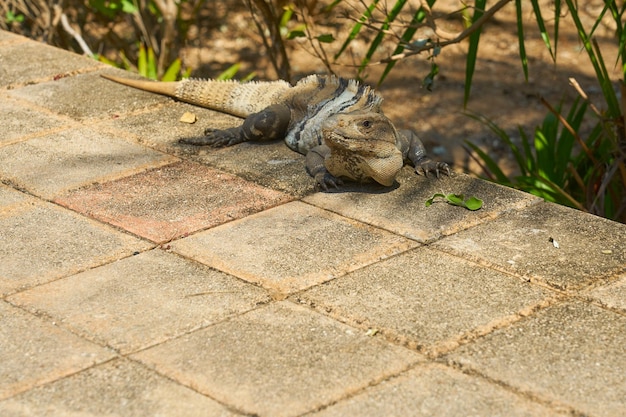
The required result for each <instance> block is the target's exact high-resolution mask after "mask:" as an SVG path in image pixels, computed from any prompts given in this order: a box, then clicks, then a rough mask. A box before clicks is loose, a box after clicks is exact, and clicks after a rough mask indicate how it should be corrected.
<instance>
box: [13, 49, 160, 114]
mask: <svg viewBox="0 0 626 417" xmlns="http://www.w3.org/2000/svg"><path fill="white" fill-rule="evenodd" d="M56 51H57V54H60V56H62V57H64V56H65V55H69V54H68V53H62V52H60V51H59V50H58V49H56ZM98 66H99V67H101V68H107V69H106V70H104V71H100V72H92V73H89V74H84V75H76V76H71V77H65V78H60V79H58V80H55V81H50V82H44V83H40V84H35V85H29V86H27V87H22V88H16V89H14V90H11V91H10V92H9V95H12V96H14V97H19V98H21V99H23V100H27V101H30V102H32V103H35V104H37V105H38V106H40V107H44V108H46V109H49V110H50V111H51V112H54V113H58V114H62V115H65V116H68V117H70V118H72V119H74V120H81V121H82V120H87V119H92V118H98V119H101V118H106V117H107V115H108V117H118V116H119V115H121V114H125V113H129V112H133V111H137V110H142V109H146V108H149V107H154V106H155V105H157V104H165V103H168V102H169V101H170V99H168V98H165V97H163V96H159V95H157V94H151V93H146V92H143V91H140V90H137V89H134V88H130V87H125V86H123V85H121V84H117V83H114V82H112V81H109V80H106V79H104V78H102V77H100V73H101V72H107V73H111V74H117V75H122V76H125V77H133V75H132V74H130V73H128V72H126V71H119V70H112V69H110V67H104V66H102V65H100V64H98Z"/></svg>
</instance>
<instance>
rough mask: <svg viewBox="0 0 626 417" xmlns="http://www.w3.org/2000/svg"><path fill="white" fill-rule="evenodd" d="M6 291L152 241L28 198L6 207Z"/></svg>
mask: <svg viewBox="0 0 626 417" xmlns="http://www.w3.org/2000/svg"><path fill="white" fill-rule="evenodd" d="M0 242H2V245H1V246H0V259H2V279H1V280H0V294H8V293H12V292H15V291H18V290H20V289H24V288H28V287H31V286H33V285H37V284H41V283H44V282H48V281H52V280H54V279H56V278H59V277H62V276H66V275H70V274H73V273H76V272H78V271H80V270H83V269H85V268H90V267H95V266H98V265H101V264H103V263H105V262H110V261H112V260H115V259H117V258H119V257H124V256H128V255H131V254H132V253H133V252H135V251H142V250H145V249H147V248H148V246H149V245H148V244H147V243H145V242H142V241H140V240H139V239H136V238H133V237H131V236H129V235H126V234H124V233H121V232H118V231H116V230H113V229H111V228H108V227H106V226H104V225H101V224H99V223H96V222H94V221H92V220H88V219H86V218H84V217H81V216H79V215H77V214H75V213H72V212H70V211H68V210H63V209H60V208H59V207H57V206H54V205H52V204H47V203H36V202H27V203H25V204H20V205H16V206H15V207H13V208H10V209H8V210H3V211H0Z"/></svg>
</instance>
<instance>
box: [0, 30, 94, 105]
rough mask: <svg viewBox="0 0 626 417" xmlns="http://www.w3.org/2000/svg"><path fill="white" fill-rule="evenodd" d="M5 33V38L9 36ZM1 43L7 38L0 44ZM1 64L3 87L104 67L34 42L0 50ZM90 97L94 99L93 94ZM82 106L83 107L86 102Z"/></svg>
mask: <svg viewBox="0 0 626 417" xmlns="http://www.w3.org/2000/svg"><path fill="white" fill-rule="evenodd" d="M3 33H5V34H6V32H3ZM5 36H6V35H5ZM2 39H4V37H3V38H1V39H0V40H2ZM25 58H32V59H33V60H34V61H36V62H38V63H45V65H36V64H33V63H28V62H24V59H25ZM0 62H2V66H0V87H8V86H15V85H24V84H28V83H32V82H36V81H40V80H49V79H53V78H56V77H63V76H67V75H69V74H75V73H76V72H77V71H81V70H88V69H95V68H98V67H103V66H104V65H103V64H101V63H99V62H98V61H95V60H93V59H90V58H87V57H84V56H82V55H78V54H75V53H72V52H68V51H63V50H61V49H59V48H55V47H52V46H49V45H46V44H44V43H41V42H36V41H31V40H25V41H24V42H15V43H9V44H7V45H3V46H2V48H0ZM95 91H97V90H95ZM90 95H93V91H92V92H91V94H90ZM81 102H82V103H84V102H85V99H84V98H83V100H81ZM77 105H78V104H77ZM84 107H86V106H84Z"/></svg>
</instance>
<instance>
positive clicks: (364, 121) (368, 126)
mask: <svg viewBox="0 0 626 417" xmlns="http://www.w3.org/2000/svg"><path fill="white" fill-rule="evenodd" d="M361 125H362V126H363V127H365V128H370V127H372V122H370V121H369V120H363V122H362V123H361Z"/></svg>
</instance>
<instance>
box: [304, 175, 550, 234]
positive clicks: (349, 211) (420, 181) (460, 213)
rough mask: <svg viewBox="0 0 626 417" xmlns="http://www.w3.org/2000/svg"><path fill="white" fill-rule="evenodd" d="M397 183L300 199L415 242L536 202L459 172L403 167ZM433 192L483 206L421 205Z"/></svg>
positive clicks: (347, 188) (466, 226)
mask: <svg viewBox="0 0 626 417" xmlns="http://www.w3.org/2000/svg"><path fill="white" fill-rule="evenodd" d="M398 181H399V182H400V184H399V185H398V184H397V185H396V187H395V188H390V189H389V188H387V189H385V188H383V187H377V186H365V187H364V186H361V187H358V186H356V187H355V186H352V187H350V186H348V187H342V189H341V190H339V192H334V193H317V194H313V195H311V196H308V197H306V198H305V199H304V201H306V202H307V203H310V204H314V205H316V206H318V207H321V208H324V209H326V210H330V211H333V212H335V213H339V214H341V215H342V216H346V217H350V218H353V219H356V220H359V221H362V222H365V223H368V224H372V225H375V226H378V227H382V228H383V229H387V230H390V231H392V232H394V233H398V234H400V235H402V236H406V237H408V238H410V239H415V240H417V241H419V242H431V241H433V240H436V239H439V238H440V237H442V236H447V235H450V234H453V233H457V232H459V231H460V230H464V229H467V228H470V227H473V226H475V225H477V224H480V223H483V222H485V221H486V220H489V219H493V218H495V217H497V216H499V215H500V214H502V213H503V212H505V211H508V210H511V209H514V208H520V207H526V206H528V205H530V204H533V203H536V202H538V201H539V199H538V198H537V197H534V196H531V195H530V194H526V193H522V192H520V191H516V190H513V189H511V188H507V187H502V186H498V185H495V184H492V183H488V182H486V181H482V180H477V179H475V178H471V177H469V176H467V175H464V174H454V175H453V176H452V177H441V178H439V179H437V178H434V177H430V178H425V177H423V176H418V175H416V174H415V173H414V172H413V169H412V168H410V167H405V168H404V169H403V170H402V171H401V174H400V176H399V177H398ZM351 190H353V191H351ZM436 193H444V194H448V193H454V194H464V195H465V196H468V197H469V196H474V197H477V198H480V199H481V200H484V205H483V208H482V209H480V210H478V211H469V210H466V209H463V208H461V207H455V206H451V205H449V204H447V203H444V202H442V201H438V202H436V203H435V204H433V205H432V206H430V207H426V205H425V203H426V201H427V200H428V199H429V198H431V197H432V196H433V195H434V194H436Z"/></svg>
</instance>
